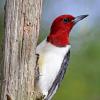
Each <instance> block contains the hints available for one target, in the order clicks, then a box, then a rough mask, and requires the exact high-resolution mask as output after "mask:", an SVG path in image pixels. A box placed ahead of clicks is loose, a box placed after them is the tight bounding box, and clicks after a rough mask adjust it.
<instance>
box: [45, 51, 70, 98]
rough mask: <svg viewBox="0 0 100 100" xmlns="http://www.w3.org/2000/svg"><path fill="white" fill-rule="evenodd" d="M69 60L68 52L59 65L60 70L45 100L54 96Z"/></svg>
mask: <svg viewBox="0 0 100 100" xmlns="http://www.w3.org/2000/svg"><path fill="white" fill-rule="evenodd" d="M69 58H70V50H69V51H68V53H67V54H66V55H65V57H64V60H63V62H62V65H61V69H60V71H59V73H58V75H57V77H56V79H55V81H54V82H53V84H52V86H51V88H50V89H49V91H48V95H47V97H46V99H45V100H50V98H51V97H52V96H53V95H54V94H55V92H56V90H57V89H58V87H59V86H60V83H61V81H62V79H63V78H64V74H65V73H66V70H67V67H68V62H69Z"/></svg>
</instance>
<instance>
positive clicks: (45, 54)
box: [36, 14, 88, 100]
mask: <svg viewBox="0 0 100 100" xmlns="http://www.w3.org/2000/svg"><path fill="white" fill-rule="evenodd" d="M87 16H88V15H80V16H77V17H74V16H72V15H70V14H65V15H60V16H58V17H57V18H56V19H55V20H54V21H53V23H52V25H51V28H50V33H49V35H48V36H47V37H46V38H45V39H44V40H43V41H42V42H41V43H40V44H39V45H37V47H36V54H38V67H39V68H38V69H39V70H38V71H39V75H38V79H37V83H36V84H37V87H38V88H39V90H40V92H41V93H42V94H43V96H44V99H43V100H51V99H52V97H53V96H54V94H55V93H56V92H57V89H58V88H59V86H60V84H61V82H62V80H63V78H64V75H65V73H66V70H67V68H68V64H69V59H70V48H71V44H70V39H69V38H70V32H71V30H72V28H73V26H75V24H76V23H77V22H79V21H81V20H82V19H84V18H86V17H87Z"/></svg>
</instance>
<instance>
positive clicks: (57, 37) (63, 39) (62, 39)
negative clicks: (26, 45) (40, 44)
mask: <svg viewBox="0 0 100 100" xmlns="http://www.w3.org/2000/svg"><path fill="white" fill-rule="evenodd" d="M47 42H49V43H51V44H53V45H55V46H57V47H65V46H66V45H69V44H70V43H69V32H66V31H58V32H55V33H53V32H52V33H50V34H49V36H48V37H47Z"/></svg>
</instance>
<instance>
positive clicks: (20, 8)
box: [1, 0, 42, 100]
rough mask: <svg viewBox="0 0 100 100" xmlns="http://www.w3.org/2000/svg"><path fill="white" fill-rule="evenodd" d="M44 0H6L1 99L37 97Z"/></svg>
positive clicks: (28, 99)
mask: <svg viewBox="0 0 100 100" xmlns="http://www.w3.org/2000/svg"><path fill="white" fill-rule="evenodd" d="M41 6H42V0H6V6H5V41H4V65H3V76H4V79H3V82H2V92H1V100H33V97H34V76H35V75H34V72H35V71H34V69H35V66H36V55H35V48H36V44H37V40H38V35H39V24H40V15H41Z"/></svg>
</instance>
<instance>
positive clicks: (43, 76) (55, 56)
mask: <svg viewBox="0 0 100 100" xmlns="http://www.w3.org/2000/svg"><path fill="white" fill-rule="evenodd" d="M69 49H70V45H67V46H66V47H56V46H54V45H52V44H50V43H47V42H46V40H44V41H43V42H42V43H41V44H40V45H39V46H38V47H37V50H36V52H37V53H38V54H39V69H40V78H39V82H38V86H39V88H40V90H41V91H42V92H43V93H44V94H47V92H48V90H49V89H50V87H51V86H52V83H53V81H54V80H55V78H56V76H57V73H58V72H59V70H60V67H61V64H62V62H63V59H64V56H65V54H66V53H67V52H68V50H69Z"/></svg>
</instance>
